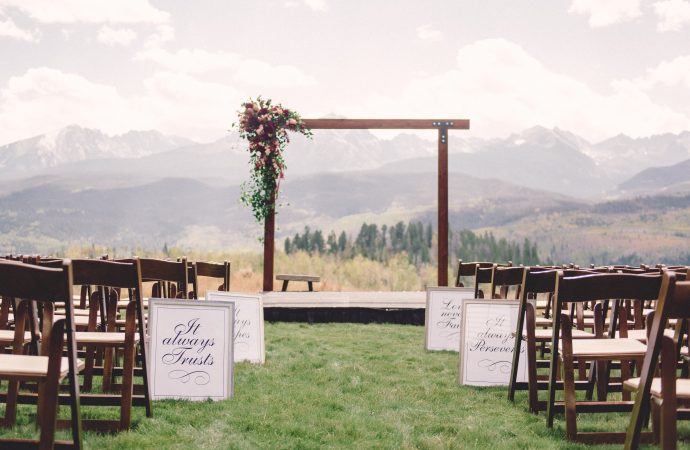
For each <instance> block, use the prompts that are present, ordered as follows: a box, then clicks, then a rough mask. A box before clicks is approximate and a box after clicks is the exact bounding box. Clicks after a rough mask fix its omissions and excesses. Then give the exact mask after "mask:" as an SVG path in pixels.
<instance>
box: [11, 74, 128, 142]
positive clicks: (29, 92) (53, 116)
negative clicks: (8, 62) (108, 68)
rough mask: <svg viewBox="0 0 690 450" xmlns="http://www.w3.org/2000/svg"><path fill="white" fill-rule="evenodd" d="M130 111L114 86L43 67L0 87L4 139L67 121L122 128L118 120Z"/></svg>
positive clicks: (59, 124)
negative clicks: (0, 88)
mask: <svg viewBox="0 0 690 450" xmlns="http://www.w3.org/2000/svg"><path fill="white" fill-rule="evenodd" d="M132 113H135V114H136V111H131V112H130V111H127V107H126V102H125V101H123V99H122V98H121V96H120V95H119V94H118V92H117V90H116V89H115V88H113V87H111V86H105V85H100V84H97V83H92V82H90V81H89V80H87V79H86V78H84V77H82V76H80V75H74V74H68V73H64V72H61V71H59V70H56V69H51V68H47V67H39V68H33V69H30V70H28V71H27V72H26V73H25V74H24V75H21V76H15V77H11V78H10V79H9V81H8V83H7V86H6V87H5V88H3V89H2V90H0V122H1V123H2V124H3V136H2V138H3V139H4V140H7V141H8V142H9V141H11V140H15V139H19V138H25V137H28V136H31V135H35V134H38V133H40V132H44V131H46V130H51V129H57V128H60V127H63V126H66V125H69V124H71V123H78V124H81V125H84V126H91V127H103V128H104V129H106V128H107V129H108V130H109V131H117V132H119V131H125V130H126V129H127V125H126V124H124V123H121V121H123V120H131V117H132ZM39 129H40V130H42V131H39Z"/></svg>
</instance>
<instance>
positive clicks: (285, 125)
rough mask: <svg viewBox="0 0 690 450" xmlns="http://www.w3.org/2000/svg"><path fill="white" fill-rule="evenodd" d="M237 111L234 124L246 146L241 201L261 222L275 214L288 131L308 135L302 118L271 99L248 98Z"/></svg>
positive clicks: (283, 169)
mask: <svg viewBox="0 0 690 450" xmlns="http://www.w3.org/2000/svg"><path fill="white" fill-rule="evenodd" d="M242 107H243V108H244V109H243V110H242V111H238V113H237V117H238V122H237V123H236V124H233V127H235V128H237V131H238V132H239V134H240V137H241V138H243V139H246V140H247V142H248V147H249V148H248V149H249V166H250V168H251V169H250V173H249V180H248V181H245V182H244V183H242V193H241V195H240V200H241V202H242V203H243V204H245V205H247V206H250V207H251V208H252V213H253V214H254V218H255V219H256V221H257V222H259V223H262V222H263V221H264V220H266V217H268V216H269V215H270V214H273V213H274V210H275V200H276V198H277V197H278V188H279V185H280V179H282V178H283V176H284V173H285V169H287V167H286V165H285V158H284V157H283V151H284V150H285V147H286V146H287V144H288V142H290V138H289V137H288V134H287V131H288V130H290V131H293V132H297V133H301V134H303V135H305V136H307V137H311V136H312V133H311V131H310V130H308V129H307V128H305V127H304V124H303V123H302V119H301V118H300V116H299V114H297V113H296V112H295V111H291V110H288V109H287V108H283V106H282V105H280V104H272V102H271V99H262V98H261V96H259V97H258V98H257V99H256V100H252V99H249V101H248V102H246V103H244V104H243V105H242Z"/></svg>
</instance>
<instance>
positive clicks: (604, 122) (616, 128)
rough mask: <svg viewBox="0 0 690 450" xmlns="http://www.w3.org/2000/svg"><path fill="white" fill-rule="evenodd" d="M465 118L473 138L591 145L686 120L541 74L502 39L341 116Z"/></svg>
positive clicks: (675, 127) (463, 52) (615, 90)
mask: <svg viewBox="0 0 690 450" xmlns="http://www.w3.org/2000/svg"><path fill="white" fill-rule="evenodd" d="M401 111H402V112H403V114H404V112H413V115H414V116H415V117H443V118H449V119H461V118H469V119H470V120H471V126H472V134H473V135H476V136H484V137H501V136H505V135H507V134H509V133H512V132H515V131H519V130H522V129H525V128H528V127H531V126H534V125H535V124H540V125H544V126H547V127H556V126H557V127H560V128H563V129H567V130H572V131H574V132H576V133H578V134H581V135H582V136H584V137H585V138H587V139H590V140H592V141H597V140H600V139H604V138H607V137H610V136H611V135H614V134H617V133H626V134H628V135H630V136H646V135H651V134H655V133H659V132H665V131H672V132H678V131H681V130H684V129H690V117H687V116H685V115H683V114H681V113H679V112H677V111H674V110H672V109H670V108H668V107H665V106H663V105H659V104H657V103H655V102H654V101H653V100H652V99H651V98H650V97H649V96H648V94H646V93H645V92H643V91H641V90H639V89H634V88H632V87H631V86H630V84H624V83H615V84H613V85H612V87H611V90H610V92H607V93H600V92H597V91H595V90H593V89H591V88H590V87H589V86H587V85H586V84H585V83H582V82H580V81H578V80H576V79H573V78H571V77H569V76H567V75H563V74H560V73H557V72H554V71H552V70H549V69H548V68H547V67H545V66H543V65H542V64H541V63H540V62H539V61H538V60H536V59H535V58H534V57H532V56H531V55H530V54H528V53H527V52H526V51H525V50H524V49H523V48H522V47H520V46H519V45H517V44H515V43H512V42H510V41H507V40H503V39H488V40H481V41H477V42H475V43H473V44H470V45H467V46H465V47H462V48H461V49H460V50H459V51H458V55H457V65H456V67H455V68H454V69H452V70H450V71H447V72H445V73H442V74H439V75H435V76H430V77H424V78H418V79H416V80H413V81H412V82H411V83H409V85H408V86H407V87H406V88H405V89H404V90H403V91H402V92H401V93H400V95H398V96H396V97H394V98H386V97H382V96H375V97H372V98H370V99H369V100H368V101H367V102H366V103H364V104H363V105H362V104H361V102H360V103H359V104H356V105H355V104H353V105H350V107H349V108H344V111H343V113H345V114H346V115H351V116H354V117H357V116H359V117H361V116H363V115H370V116H374V115H375V116H376V117H400V116H401V115H402V114H401Z"/></svg>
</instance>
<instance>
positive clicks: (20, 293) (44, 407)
mask: <svg viewBox="0 0 690 450" xmlns="http://www.w3.org/2000/svg"><path fill="white" fill-rule="evenodd" d="M0 295H3V296H8V297H14V298H21V299H25V300H24V301H25V302H26V301H27V300H31V301H32V302H39V303H40V304H41V305H42V306H43V311H44V320H43V329H42V339H43V340H42V342H41V349H40V356H32V355H23V354H21V350H20V349H21V347H22V346H23V343H22V339H23V334H24V332H23V324H24V323H25V321H26V318H25V317H20V316H19V315H21V316H25V311H26V309H25V308H26V307H20V308H18V309H17V314H18V316H17V317H16V326H17V327H18V328H19V329H20V330H19V331H18V332H17V342H16V344H15V346H14V349H13V350H14V351H13V353H12V354H9V355H7V354H0V379H7V380H9V388H8V391H7V393H6V394H5V395H3V397H4V399H5V401H6V408H5V418H4V420H3V424H4V425H12V424H14V422H15V417H16V406H17V399H18V396H19V383H20V382H25V381H29V382H37V383H38V384H39V390H38V398H37V400H38V402H37V403H38V414H37V423H38V425H39V427H40V430H41V431H40V440H19V439H2V440H0V448H5V447H8V448H41V449H51V448H53V446H54V445H56V444H57V445H60V446H61V447H63V448H76V449H81V448H82V447H83V442H82V429H81V416H80V411H79V410H80V403H79V382H78V379H77V373H78V371H79V370H80V369H81V367H83V363H80V362H79V361H78V360H77V347H76V342H75V336H74V334H75V331H74V313H73V305H72V265H71V262H70V261H69V260H65V261H64V262H63V265H62V267H61V268H60V269H53V268H45V267H37V266H32V265H28V264H20V263H15V262H5V261H0ZM56 301H60V302H64V303H65V312H66V314H65V318H64V319H60V320H57V321H56V322H55V323H53V320H52V313H53V309H54V303H55V302H56ZM25 304H26V303H25ZM65 336H66V337H67V339H66V356H65V357H63V356H62V355H63V348H64V347H65ZM64 378H67V379H68V384H69V404H70V407H71V420H70V425H71V429H72V442H63V441H60V442H56V441H55V428H56V424H57V412H58V391H59V387H60V381H61V380H63V379H64Z"/></svg>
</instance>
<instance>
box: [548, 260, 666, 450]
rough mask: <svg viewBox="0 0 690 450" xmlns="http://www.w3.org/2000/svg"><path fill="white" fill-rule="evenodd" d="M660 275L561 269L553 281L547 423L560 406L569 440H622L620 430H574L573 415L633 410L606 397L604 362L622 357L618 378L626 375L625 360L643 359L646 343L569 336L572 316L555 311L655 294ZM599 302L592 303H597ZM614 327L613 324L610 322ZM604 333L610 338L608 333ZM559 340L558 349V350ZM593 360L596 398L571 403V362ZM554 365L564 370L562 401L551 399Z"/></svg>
mask: <svg viewBox="0 0 690 450" xmlns="http://www.w3.org/2000/svg"><path fill="white" fill-rule="evenodd" d="M660 287H661V277H660V276H650V275H644V274H642V275H634V274H620V273H613V274H595V275H584V276H579V277H572V278H566V277H564V276H563V274H562V273H559V274H558V278H557V280H556V291H555V294H554V298H555V300H554V302H555V311H556V313H555V314H554V317H553V334H552V338H551V364H550V370H549V395H548V400H547V401H548V404H547V418H546V423H547V426H548V427H549V428H551V427H553V421H554V416H555V413H556V409H564V412H565V420H566V435H567V438H568V439H569V440H572V441H578V442H585V443H602V442H617V443H622V442H623V440H624V438H625V433H616V432H592V433H582V432H578V431H577V414H578V413H584V412H592V413H596V412H627V411H631V410H632V402H630V401H611V402H607V401H606V394H607V392H608V390H609V380H608V377H607V375H608V362H609V361H621V380H626V379H628V378H630V373H629V367H628V364H627V362H628V361H630V360H639V359H642V358H643V357H644V354H645V352H646V349H647V348H646V346H645V345H644V344H642V343H641V342H639V341H638V340H636V339H630V338H612V337H609V338H603V336H602V338H598V339H577V340H573V331H572V326H571V320H570V317H569V315H568V314H559V312H560V311H561V309H562V306H563V303H564V302H570V303H578V302H592V301H597V300H604V299H636V300H649V299H655V298H658V297H659V290H660ZM599 306H600V304H597V307H599ZM595 318H599V320H600V321H601V323H600V324H599V325H598V331H597V334H598V335H600V334H601V333H600V330H602V329H603V316H600V315H598V314H596V313H595ZM611 327H612V329H615V323H612V325H611ZM609 336H612V335H611V334H609ZM561 340H562V349H561V345H560V344H561ZM576 359H577V360H587V361H596V383H597V396H598V400H599V401H584V402H580V401H576V397H575V393H576V392H575V378H574V361H575V360H576ZM559 363H562V369H563V390H564V396H565V401H564V402H559V403H558V404H557V403H556V389H557V370H558V367H559Z"/></svg>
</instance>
